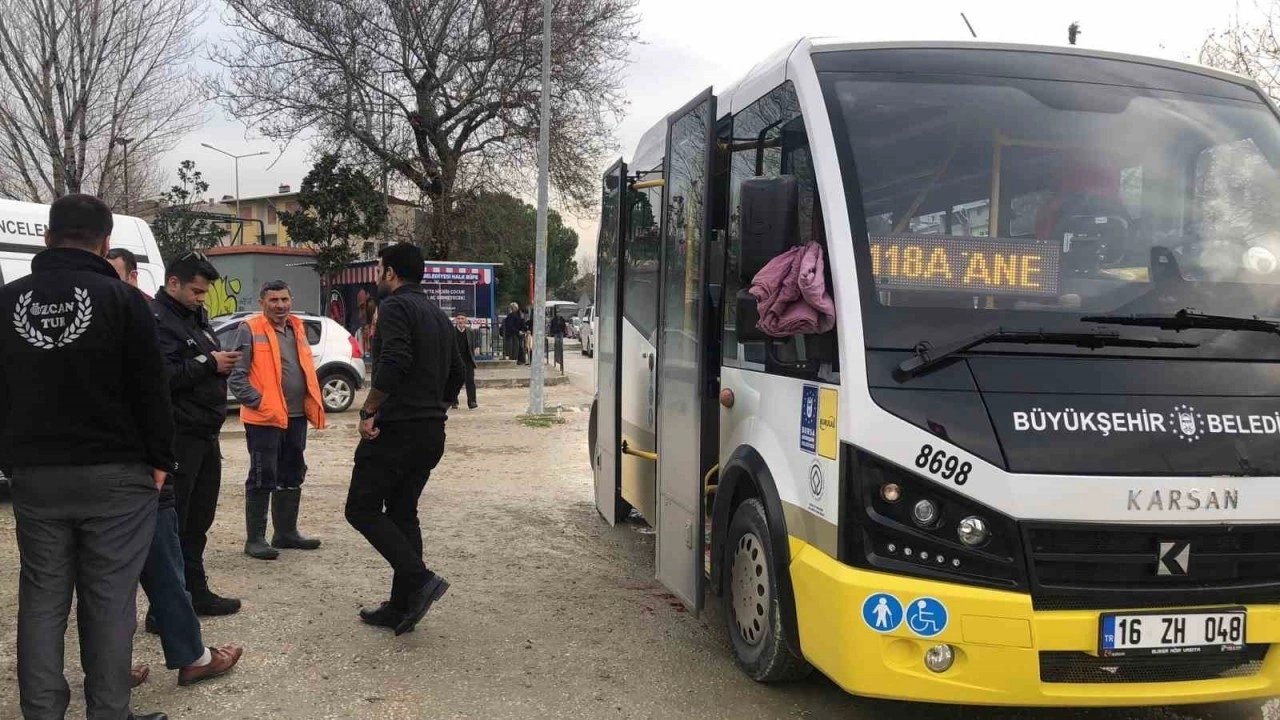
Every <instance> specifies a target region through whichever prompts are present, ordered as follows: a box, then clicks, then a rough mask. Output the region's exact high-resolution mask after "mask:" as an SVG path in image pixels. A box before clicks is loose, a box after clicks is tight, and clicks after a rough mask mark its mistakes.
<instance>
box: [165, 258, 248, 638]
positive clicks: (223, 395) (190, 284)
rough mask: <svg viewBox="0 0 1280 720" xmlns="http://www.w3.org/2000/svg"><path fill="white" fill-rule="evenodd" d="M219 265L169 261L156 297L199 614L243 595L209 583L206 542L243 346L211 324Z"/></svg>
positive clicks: (219, 611) (181, 527) (229, 610)
mask: <svg viewBox="0 0 1280 720" xmlns="http://www.w3.org/2000/svg"><path fill="white" fill-rule="evenodd" d="M218 277H219V275H218V271H217V269H216V268H214V267H213V265H211V264H209V261H208V259H206V258H205V256H204V255H202V254H201V253H198V252H191V253H187V254H186V255H184V256H182V257H181V258H179V259H178V260H176V261H174V262H172V263H170V264H169V267H168V268H167V269H166V270H165V285H164V287H163V288H161V289H160V292H159V293H157V294H156V299H155V300H153V301H152V302H151V310H152V312H153V313H154V314H155V317H156V325H157V328H158V330H159V333H160V351H161V352H162V353H164V368H165V376H166V377H167V378H168V380H169V393H170V397H171V398H172V402H173V416H174V423H175V425H176V427H177V437H176V438H175V439H174V444H173V449H174V456H175V457H176V458H177V460H178V471H177V472H176V473H174V478H173V480H174V490H175V492H174V498H175V500H176V503H177V506H176V509H177V511H178V537H179V538H180V539H181V540H182V557H183V566H184V571H185V574H186V579H187V592H189V593H191V606H192V607H193V608H195V610H196V613H197V614H199V615H231V614H233V613H236V612H238V611H239V610H240V601H239V600H237V599H235V598H224V597H219V596H218V595H217V594H216V593H214V592H213V591H212V590H210V589H209V578H208V577H207V576H206V575H205V570H204V549H205V546H206V545H207V544H208V542H209V528H211V527H213V519H214V515H215V514H216V513H217V511H218V491H219V489H220V488H221V486H222V448H221V447H220V445H219V444H218V433H219V432H221V431H222V423H223V422H224V421H225V420H226V419H227V375H229V374H230V373H231V370H232V368H234V367H235V364H236V361H237V360H239V359H240V353H239V352H235V351H224V350H223V349H222V348H221V347H220V346H219V345H218V338H217V336H215V335H214V334H213V329H212V328H210V327H209V318H208V316H207V315H206V313H205V310H204V299H205V296H206V295H208V293H209V284H210V283H212V282H214V281H216V280H217V279H218Z"/></svg>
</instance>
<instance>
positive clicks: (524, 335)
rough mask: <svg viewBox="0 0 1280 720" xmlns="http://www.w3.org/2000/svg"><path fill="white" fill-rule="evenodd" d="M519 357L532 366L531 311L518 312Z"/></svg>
mask: <svg viewBox="0 0 1280 720" xmlns="http://www.w3.org/2000/svg"><path fill="white" fill-rule="evenodd" d="M520 357H521V358H523V359H524V361H525V362H526V363H528V364H530V365H532V364H533V310H529V309H526V310H521V311H520Z"/></svg>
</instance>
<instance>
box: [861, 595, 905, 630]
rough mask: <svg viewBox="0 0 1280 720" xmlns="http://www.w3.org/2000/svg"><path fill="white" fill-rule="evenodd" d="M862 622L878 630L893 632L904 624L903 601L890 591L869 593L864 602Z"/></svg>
mask: <svg viewBox="0 0 1280 720" xmlns="http://www.w3.org/2000/svg"><path fill="white" fill-rule="evenodd" d="M862 622H864V623H866V624H867V627H869V628H871V629H872V630H875V631H876V632H882V633H887V632H891V631H893V630H894V629H896V628H897V627H898V626H899V625H901V624H902V603H901V602H899V601H898V598H896V597H894V596H892V595H890V594H888V593H875V594H873V595H868V596H867V599H866V600H864V601H863V602H862Z"/></svg>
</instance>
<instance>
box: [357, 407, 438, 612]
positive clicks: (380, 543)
mask: <svg viewBox="0 0 1280 720" xmlns="http://www.w3.org/2000/svg"><path fill="white" fill-rule="evenodd" d="M379 429H380V431H381V432H380V434H379V435H378V437H377V438H376V439H374V440H361V441H360V444H359V445H358V446H357V447H356V457H355V467H354V468H353V469H352V471H351V488H350V489H349V490H348V491H347V507H346V516H347V522H349V523H351V527H353V528H355V529H356V530H357V531H358V532H359V533H360V534H361V535H363V536H364V537H365V539H366V540H368V541H369V544H370V545H372V546H373V547H374V549H375V550H377V551H378V553H379V554H381V555H382V557H383V558H385V559H386V561H387V563H388V564H389V565H391V569H392V572H393V575H392V581H391V604H392V605H393V606H394V607H397V608H404V607H405V606H406V605H407V603H408V598H409V595H410V594H412V593H413V591H414V590H417V589H418V588H420V587H422V585H423V584H425V583H426V582H427V581H428V580H430V579H431V575H432V573H431V571H430V570H428V569H427V566H426V564H425V563H424V562H423V561H422V525H421V524H420V523H419V522H418V498H419V497H420V496H421V495H422V489H423V488H424V487H426V485H427V480H428V479H429V478H430V477H431V471H432V470H434V469H435V466H436V464H437V463H439V462H440V458H441V456H443V455H444V437H445V436H444V421H443V420H430V421H406V422H394V423H385V424H382V425H379Z"/></svg>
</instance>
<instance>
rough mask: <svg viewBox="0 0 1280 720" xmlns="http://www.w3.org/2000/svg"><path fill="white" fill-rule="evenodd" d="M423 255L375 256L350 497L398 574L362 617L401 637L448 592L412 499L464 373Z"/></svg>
mask: <svg viewBox="0 0 1280 720" xmlns="http://www.w3.org/2000/svg"><path fill="white" fill-rule="evenodd" d="M422 268H423V261H422V251H421V250H419V249H418V248H417V246H414V245H405V244H400V245H392V246H390V247H388V248H385V249H383V250H382V252H380V253H379V261H378V272H379V281H378V294H379V295H380V296H382V298H383V300H382V302H381V303H380V304H379V305H378V332H377V334H376V335H375V336H374V343H375V345H376V346H377V352H375V353H374V354H375V356H376V357H377V361H376V363H375V364H374V367H373V382H372V383H371V385H372V387H371V389H370V390H369V397H368V398H367V399H366V400H365V403H364V407H363V408H361V409H360V445H359V446H357V447H356V457H355V468H353V469H352V471H351V488H350V490H349V491H348V493H347V508H346V516H347V522H349V523H351V526H352V527H354V528H355V529H356V530H358V531H359V532H360V534H361V535H364V536H365V538H366V539H367V540H368V541H369V544H370V545H373V547H374V549H376V550H377V551H378V552H379V553H380V554H381V555H382V557H384V558H385V559H386V560H387V563H388V564H390V565H391V569H392V571H393V573H394V575H393V577H392V581H391V598H390V599H389V600H388V601H386V602H384V603H382V604H381V605H380V606H379V607H377V608H375V609H364V610H361V611H360V618H361V620H363V621H364V622H366V623H368V624H370V625H377V626H382V627H390V628H395V631H396V634H397V635H402V634H404V633H406V632H409V631H410V630H412V629H413V628H414V626H416V625H417V624H418V621H419V620H421V619H422V616H423V615H425V614H426V613H427V610H428V609H430V607H431V604H432V603H434V602H435V601H436V600H439V599H440V596H442V595H444V593H445V591H446V590H448V589H449V583H448V582H447V581H446V580H445V579H444V578H442V577H440V576H439V575H436V574H435V573H433V572H431V571H430V570H428V569H427V566H426V564H425V563H423V561H422V527H421V525H420V524H419V522H418V498H419V497H420V496H421V495H422V489H423V488H424V487H426V484H427V479H428V478H429V477H430V476H431V471H432V470H433V469H435V466H436V464H437V463H439V462H440V458H441V456H443V455H444V423H445V418H446V416H447V411H448V407H449V403H450V402H451V400H452V399H453V398H455V397H457V396H458V390H459V389H460V388H461V387H462V382H463V377H464V375H465V371H464V369H463V364H462V356H461V355H459V354H458V350H457V347H456V345H455V343H454V339H453V336H454V335H455V334H456V331H455V330H454V329H453V327H452V326H451V325H450V323H449V318H448V317H447V316H446V315H445V314H444V311H442V310H441V309H440V308H439V307H437V306H436V304H435V303H434V302H432V301H431V299H430V298H429V297H427V295H426V292H425V291H424V290H423V288H422V285H421V284H420V283H421V282H422Z"/></svg>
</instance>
